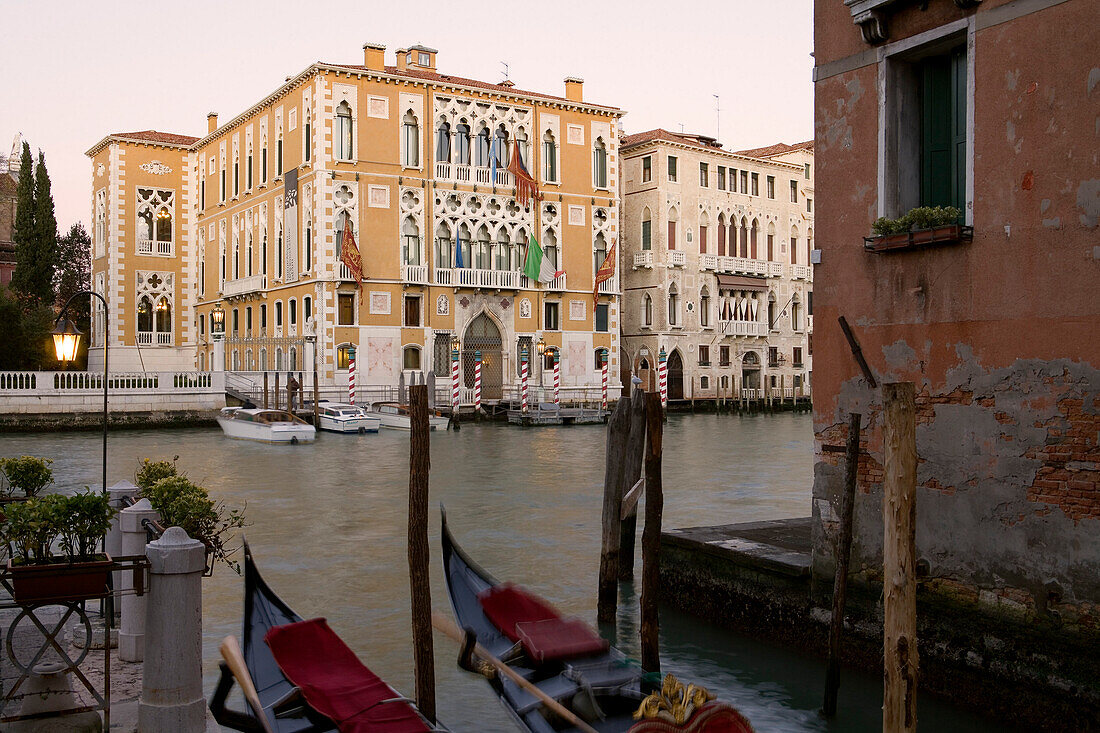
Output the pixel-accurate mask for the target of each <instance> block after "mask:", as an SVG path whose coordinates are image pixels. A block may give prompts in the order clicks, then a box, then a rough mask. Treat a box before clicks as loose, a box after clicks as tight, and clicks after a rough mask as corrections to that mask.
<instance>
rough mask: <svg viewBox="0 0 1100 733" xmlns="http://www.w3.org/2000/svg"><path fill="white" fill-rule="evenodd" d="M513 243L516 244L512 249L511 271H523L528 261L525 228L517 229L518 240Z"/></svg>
mask: <svg viewBox="0 0 1100 733" xmlns="http://www.w3.org/2000/svg"><path fill="white" fill-rule="evenodd" d="M512 241H513V243H514V244H513V247H512V250H513V251H512V267H511V269H513V270H521V269H523V265H524V262H526V260H527V242H528V240H527V230H526V229H524V228H523V227H520V228H518V229H516V238H515V239H514V240H512Z"/></svg>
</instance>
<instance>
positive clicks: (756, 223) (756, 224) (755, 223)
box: [749, 219, 760, 260]
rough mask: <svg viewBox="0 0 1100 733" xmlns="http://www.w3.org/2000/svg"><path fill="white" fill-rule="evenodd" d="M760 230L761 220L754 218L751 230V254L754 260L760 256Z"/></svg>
mask: <svg viewBox="0 0 1100 733" xmlns="http://www.w3.org/2000/svg"><path fill="white" fill-rule="evenodd" d="M759 232H760V222H759V220H757V219H753V220H752V229H750V230H749V256H750V257H752V258H753V259H754V260H755V259H758V258H759V252H758V251H757V249H756V240H757V235H758V234H759Z"/></svg>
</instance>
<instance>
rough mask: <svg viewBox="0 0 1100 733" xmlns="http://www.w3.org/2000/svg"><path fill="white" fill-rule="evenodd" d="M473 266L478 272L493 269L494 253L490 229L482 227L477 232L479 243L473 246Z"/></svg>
mask: <svg viewBox="0 0 1100 733" xmlns="http://www.w3.org/2000/svg"><path fill="white" fill-rule="evenodd" d="M471 266H472V267H475V268H477V269H478V270H491V269H493V252H492V245H491V244H490V240H489V229H488V228H487V227H486V226H484V225H482V226H481V227H480V228H479V229H478V230H477V241H476V242H474V246H473V260H472V262H471Z"/></svg>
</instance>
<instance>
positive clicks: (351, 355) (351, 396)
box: [348, 346, 355, 405]
mask: <svg viewBox="0 0 1100 733" xmlns="http://www.w3.org/2000/svg"><path fill="white" fill-rule="evenodd" d="M348 404H349V405H354V404H355V347H354V346H349V347H348Z"/></svg>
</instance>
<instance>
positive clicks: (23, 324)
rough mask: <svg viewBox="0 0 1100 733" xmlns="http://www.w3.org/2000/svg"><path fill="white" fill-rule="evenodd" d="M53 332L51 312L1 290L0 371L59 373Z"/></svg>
mask: <svg viewBox="0 0 1100 733" xmlns="http://www.w3.org/2000/svg"><path fill="white" fill-rule="evenodd" d="M51 330H53V309H52V308H50V307H49V306H48V305H45V304H42V303H35V302H33V301H31V300H29V299H28V300H25V301H24V302H20V301H18V300H16V298H14V297H12V293H11V292H9V291H8V290H7V289H6V288H0V344H2V345H3V348H0V371H16V370H31V369H34V370H47V369H56V368H57V360H56V359H55V357H54V353H53V341H52V339H51V338H50V331H51Z"/></svg>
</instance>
